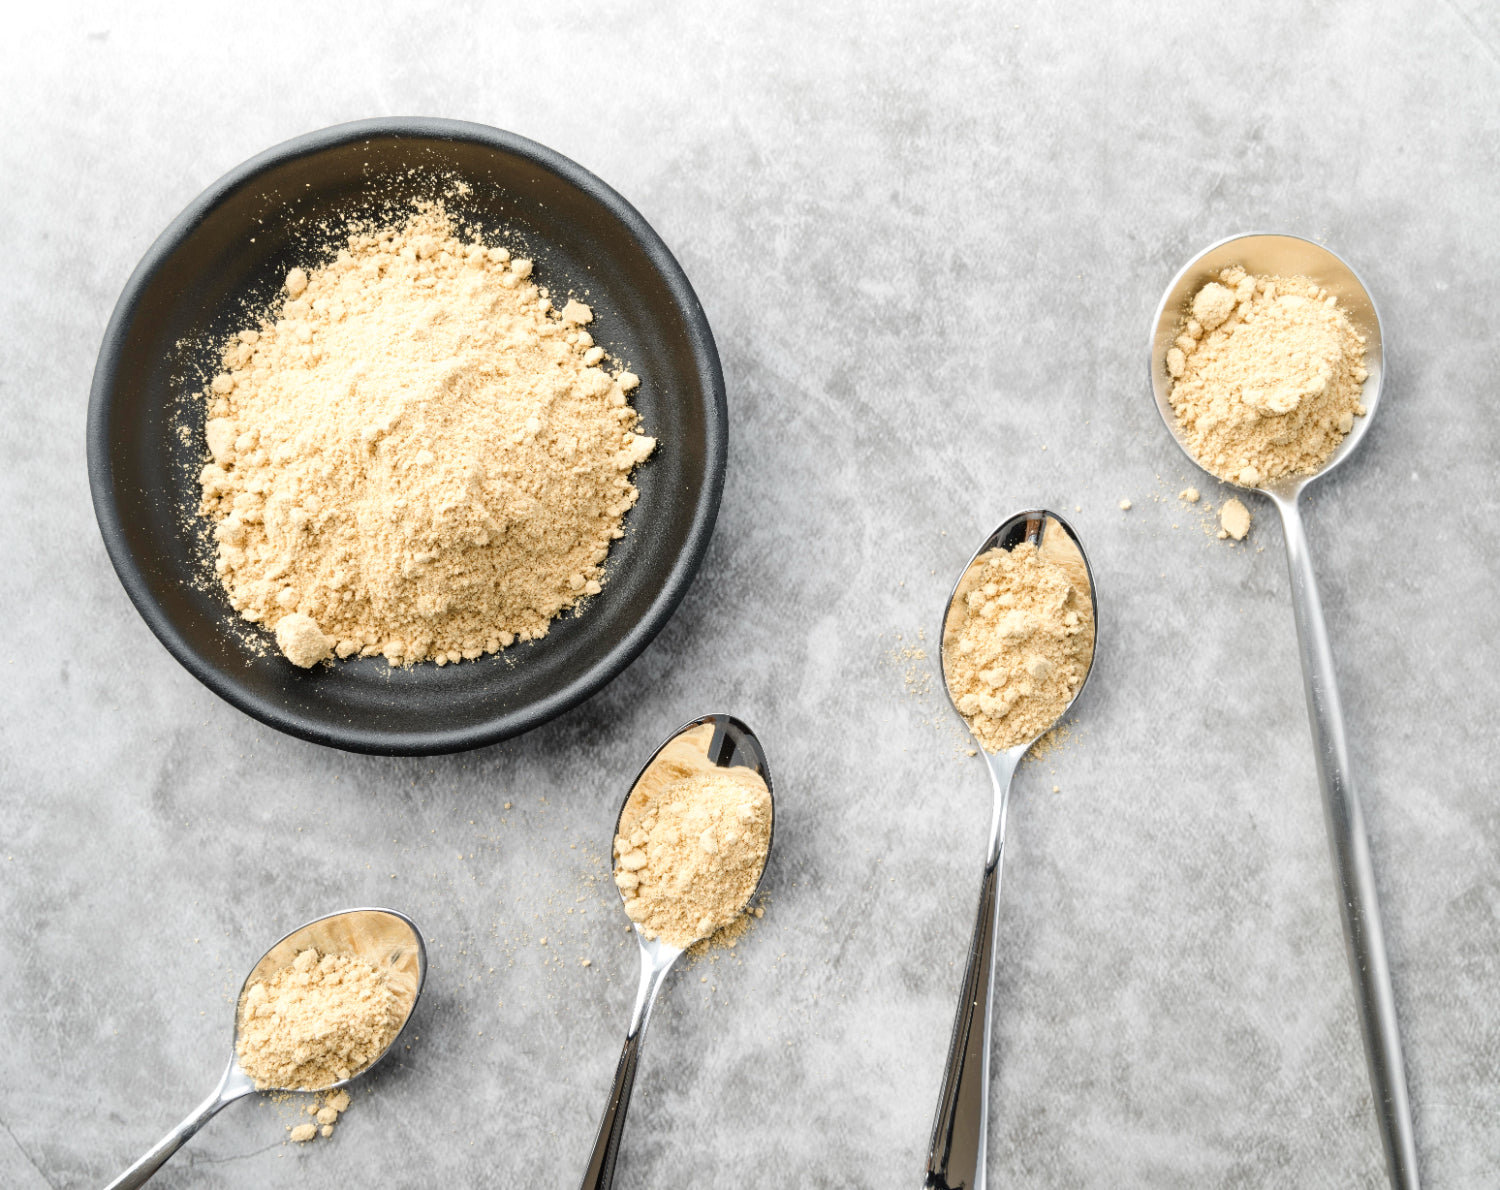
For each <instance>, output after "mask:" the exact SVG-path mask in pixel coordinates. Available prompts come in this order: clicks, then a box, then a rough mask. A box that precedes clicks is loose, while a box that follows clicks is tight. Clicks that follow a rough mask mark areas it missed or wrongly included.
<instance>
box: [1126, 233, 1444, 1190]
mask: <svg viewBox="0 0 1500 1190" xmlns="http://www.w3.org/2000/svg"><path fill="white" fill-rule="evenodd" d="M1231 265H1239V266H1241V267H1242V268H1244V269H1245V270H1246V271H1247V272H1250V273H1255V274H1258V275H1262V276H1265V275H1280V276H1303V277H1310V278H1311V279H1312V280H1314V281H1316V282H1317V283H1318V284H1319V285H1321V286H1323V287H1324V288H1325V289H1327V290H1328V291H1329V292H1330V293H1332V294H1334V295H1335V296H1336V297H1337V298H1338V304H1339V307H1340V308H1341V309H1343V311H1344V312H1345V313H1346V314H1347V315H1348V316H1349V318H1350V320H1351V321H1352V322H1353V323H1354V326H1355V329H1356V330H1358V331H1359V333H1360V334H1362V335H1364V336H1365V370H1366V372H1367V373H1368V376H1367V377H1366V379H1365V384H1364V392H1363V393H1362V395H1361V397H1360V400H1361V401H1362V402H1363V404H1364V406H1365V408H1366V410H1367V411H1368V412H1367V413H1366V414H1365V416H1364V417H1360V418H1355V420H1354V428H1353V430H1351V431H1350V433H1348V434H1347V435H1346V436H1345V437H1344V440H1343V441H1342V442H1341V443H1340V444H1339V446H1338V449H1337V450H1336V451H1335V452H1334V453H1333V456H1332V457H1331V458H1330V459H1329V460H1328V461H1327V462H1326V463H1324V464H1323V466H1322V467H1321V468H1320V469H1319V470H1317V471H1315V472H1313V473H1311V474H1302V475H1288V476H1284V477H1283V478H1281V479H1279V480H1276V481H1274V482H1271V483H1268V484H1266V485H1264V486H1262V487H1260V488H1258V489H1255V490H1258V491H1260V492H1262V493H1264V494H1265V495H1266V496H1268V497H1269V498H1270V500H1271V502H1272V503H1273V504H1275V505H1276V510H1277V512H1279V513H1280V514H1281V524H1282V529H1283V536H1284V537H1285V538H1286V554H1287V569H1288V571H1289V572H1290V574H1291V587H1292V610H1293V613H1294V614H1295V617H1296V621H1297V643H1298V644H1299V645H1300V647H1301V652H1302V681H1303V686H1304V687H1305V689H1306V691H1307V714H1308V718H1309V720H1310V721H1311V723H1312V736H1313V749H1314V752H1315V754H1316V757H1317V766H1318V784H1319V785H1320V786H1321V787H1322V790H1323V813H1324V819H1325V820H1326V822H1327V825H1328V843H1329V847H1330V850H1331V851H1332V853H1333V867H1334V875H1335V878H1336V879H1337V881H1338V885H1339V907H1340V911H1341V913H1342V915H1343V921H1344V941H1345V944H1346V947H1347V949H1348V952H1349V968H1350V972H1351V973H1352V975H1353V977H1354V996H1355V1000H1356V1003H1357V1005H1358V1010H1359V1018H1360V1025H1361V1031H1362V1033H1363V1035H1364V1046H1365V1058H1366V1061H1367V1062H1368V1064H1369V1070H1370V1087H1371V1090H1372V1091H1373V1093H1374V1099H1375V1104H1376V1112H1377V1115H1378V1117H1379V1125H1380V1141H1381V1144H1382V1146H1383V1147H1384V1149H1385V1161H1386V1170H1387V1172H1388V1173H1389V1175H1390V1181H1391V1185H1392V1186H1393V1187H1395V1188H1396V1190H1417V1186H1418V1181H1417V1150H1416V1141H1415V1139H1414V1136H1413V1133H1412V1122H1411V1104H1410V1102H1409V1101H1408V1098H1407V1092H1406V1067H1405V1063H1404V1062H1403V1060H1402V1057H1401V1033H1400V1030H1399V1029H1398V1027H1397V1023H1396V1001H1395V996H1394V995H1393V993H1392V991H1391V975H1390V967H1389V964H1388V963H1387V961H1386V953H1385V936H1384V934H1383V932H1382V930H1381V927H1380V906H1379V904H1378V903H1377V900H1376V895H1375V872H1374V869H1373V867H1372V866H1371V864H1370V844H1369V839H1368V838H1367V836H1366V834H1365V822H1364V815H1363V814H1362V813H1361V811H1360V806H1359V798H1358V797H1357V796H1356V795H1355V792H1354V785H1353V782H1352V781H1351V780H1350V775H1349V749H1348V746H1347V745H1346V743H1345V740H1344V713H1343V710H1342V708H1341V707H1340V705H1339V691H1338V685H1337V683H1336V682H1335V680H1334V672H1333V653H1332V651H1331V650H1330V649H1329V646H1328V632H1327V629H1326V628H1325V627H1324V624H1323V606H1322V603H1321V602H1320V601H1319V599H1318V586H1317V583H1316V581H1315V580H1314V577H1313V568H1312V557H1311V554H1310V552H1309V549H1308V544H1307V534H1306V532H1305V531H1304V529H1303V527H1302V512H1301V509H1300V508H1299V501H1300V500H1301V498H1302V493H1303V492H1304V491H1306V490H1307V488H1308V486H1309V485H1311V484H1312V483H1314V482H1316V481H1317V480H1319V479H1321V478H1322V477H1323V476H1325V475H1327V474H1328V473H1329V472H1330V471H1332V470H1333V469H1334V468H1335V467H1337V466H1339V465H1340V464H1341V463H1343V462H1344V461H1345V460H1347V459H1348V458H1349V456H1350V455H1352V454H1353V453H1354V452H1355V450H1356V449H1358V447H1359V444H1360V443H1361V442H1362V441H1364V437H1365V435H1366V434H1367V433H1369V430H1370V423H1371V422H1373V421H1374V420H1375V412H1376V410H1377V409H1378V408H1379V407H1380V392H1381V382H1382V380H1383V379H1384V376H1385V355H1384V350H1383V347H1382V344H1381V336H1380V315H1379V314H1378V313H1377V312H1376V309H1375V302H1374V299H1373V298H1371V297H1370V294H1369V291H1368V290H1367V289H1366V288H1365V285H1364V282H1363V281H1361V280H1360V279H1359V275H1358V274H1357V273H1355V271H1354V270H1353V269H1352V268H1350V267H1349V266H1348V265H1347V264H1345V263H1344V262H1343V261H1342V260H1340V259H1339V258H1338V257H1337V256H1335V255H1334V254H1333V253H1332V252H1330V251H1329V250H1328V249H1327V248H1324V247H1322V246H1321V245H1319V244H1314V243H1313V242H1312V241H1311V240H1304V239H1302V238H1301V237H1300V236H1289V235H1241V236H1231V237H1230V238H1229V239H1225V240H1220V241H1219V242H1218V243H1217V244H1212V245H1210V246H1209V247H1208V248H1206V249H1204V250H1203V251H1202V252H1200V253H1199V254H1198V255H1197V256H1195V257H1194V258H1193V259H1192V260H1190V261H1189V262H1188V263H1187V264H1186V265H1185V266H1184V267H1183V268H1182V270H1181V271H1180V272H1179V273H1178V274H1177V276H1175V277H1173V278H1172V282H1171V284H1169V285H1168V286H1167V291H1166V293H1164V294H1163V295H1162V299H1161V304H1160V305H1159V306H1157V308H1156V320H1155V323H1154V326H1153V328H1152V332H1151V386H1152V389H1153V390H1154V391H1155V394H1156V408H1157V410H1158V412H1160V413H1161V418H1162V421H1163V422H1164V423H1166V427H1167V430H1168V432H1169V433H1170V434H1171V435H1172V437H1173V438H1174V439H1176V441H1177V445H1178V446H1180V447H1182V449H1183V453H1184V454H1186V455H1187V456H1188V458H1190V459H1192V460H1193V463H1194V464H1195V465H1197V466H1201V465H1202V464H1200V463H1198V460H1197V459H1196V458H1194V456H1193V452H1192V451H1191V450H1189V449H1188V446H1187V444H1186V443H1185V442H1184V441H1183V439H1182V435H1181V433H1180V431H1179V428H1178V425H1177V416H1176V414H1175V413H1174V412H1173V410H1172V402H1171V396H1170V394H1171V377H1170V376H1168V374H1167V368H1166V354H1167V349H1168V348H1169V347H1171V345H1172V340H1173V339H1174V338H1175V337H1176V336H1177V334H1178V330H1177V327H1178V324H1179V323H1180V321H1181V319H1182V312H1183V311H1184V310H1185V309H1186V308H1187V306H1188V303H1189V302H1190V301H1191V300H1192V297H1193V295H1194V294H1195V293H1196V292H1197V290H1198V289H1199V288H1200V287H1201V286H1202V285H1203V284H1204V283H1205V282H1208V281H1210V280H1215V279H1216V278H1217V275H1218V273H1219V272H1220V271H1221V270H1223V269H1225V268H1228V267H1230V266H1231ZM1224 482H1230V481H1227V480H1226V481H1224ZM1234 486H1236V487H1239V486H1240V485H1238V484H1235V485H1234ZM1247 490H1249V489H1247Z"/></svg>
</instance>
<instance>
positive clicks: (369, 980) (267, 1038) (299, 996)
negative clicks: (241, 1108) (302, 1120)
mask: <svg viewBox="0 0 1500 1190" xmlns="http://www.w3.org/2000/svg"><path fill="white" fill-rule="evenodd" d="M239 1017H240V1019H239V1037H238V1040H237V1041H236V1044H235V1053H236V1054H237V1055H238V1057H239V1062H240V1066H241V1067H243V1068H244V1071H245V1073H246V1074H248V1075H249V1076H250V1077H251V1079H252V1080H254V1082H255V1085H256V1087H257V1088H258V1089H260V1090H265V1089H266V1088H268V1087H278V1088H284V1089H286V1090H293V1091H319V1090H322V1089H323V1088H325V1087H329V1086H331V1085H332V1084H334V1083H336V1082H341V1081H343V1080H344V1079H347V1078H352V1077H353V1076H354V1075H356V1074H358V1073H359V1072H360V1071H361V1070H363V1069H364V1068H365V1067H366V1066H368V1065H369V1064H370V1063H371V1062H373V1061H374V1060H375V1059H376V1058H378V1057H379V1056H380V1055H381V1054H382V1053H384V1052H385V1049H386V1047H387V1046H388V1045H390V1043H391V1042H392V1040H394V1039H395V1036H396V1034H397V1032H399V1031H400V1028H401V1025H402V1022H403V1021H404V1020H405V1012H404V1010H403V1005H402V1002H401V997H400V996H398V995H397V992H396V990H395V989H394V988H392V987H391V985H390V982H389V981H388V980H387V979H386V978H385V976H383V975H382V974H381V973H380V972H379V971H377V970H376V969H375V968H374V967H372V966H371V965H370V964H369V963H367V962H365V961H364V960H363V959H359V958H356V957H354V956H352V955H344V954H319V953H318V951H316V950H315V949H312V948H311V947H309V948H308V949H307V950H304V951H302V952H301V953H299V954H298V955H297V957H296V958H295V959H293V960H292V962H291V963H289V964H288V965H287V966H285V967H282V968H281V969H280V970H278V971H275V972H273V973H272V974H270V975H269V976H267V977H266V978H264V979H259V980H256V981H255V982H254V983H252V984H251V985H250V986H249V987H248V988H246V989H245V994H244V997H243V998H242V999H241V1001H240V1012H239ZM329 1122H330V1123H331V1121H329Z"/></svg>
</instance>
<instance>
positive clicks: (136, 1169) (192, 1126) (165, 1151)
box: [104, 1062, 254, 1190]
mask: <svg viewBox="0 0 1500 1190" xmlns="http://www.w3.org/2000/svg"><path fill="white" fill-rule="evenodd" d="M252 1090H254V1087H253V1086H252V1085H251V1083H250V1080H249V1078H248V1077H246V1076H245V1075H244V1074H242V1073H240V1071H239V1069H238V1067H237V1066H236V1065H235V1064H234V1063H232V1062H231V1063H230V1065H229V1069H228V1070H226V1071H225V1072H224V1077H223V1078H222V1079H220V1080H219V1085H218V1086H217V1087H215V1088H214V1092H213V1094H212V1095H210V1096H209V1097H208V1098H207V1099H205V1100H204V1101H203V1102H202V1103H200V1104H199V1105H198V1106H197V1107H196V1108H194V1109H193V1111H192V1113H191V1114H190V1115H189V1116H188V1118H187V1119H185V1120H183V1121H182V1123H180V1124H178V1125H177V1127H176V1128H173V1129H172V1131H171V1132H169V1133H167V1134H166V1136H164V1137H162V1138H161V1139H160V1140H159V1141H157V1142H156V1143H155V1144H154V1145H152V1146H151V1148H150V1149H148V1150H147V1151H146V1153H145V1155H144V1156H143V1157H141V1158H140V1159H139V1160H138V1161H136V1162H135V1164H134V1165H132V1166H131V1167H130V1168H129V1169H127V1170H126V1171H125V1172H124V1173H122V1174H121V1175H120V1176H119V1177H117V1178H116V1179H115V1180H114V1181H112V1182H111V1183H110V1184H109V1185H107V1186H106V1187H105V1188H104V1190H136V1188H137V1187H138V1186H144V1185H145V1184H146V1183H147V1182H149V1181H150V1180H151V1179H152V1178H153V1177H154V1176H155V1175H156V1171H157V1170H159V1169H160V1168H161V1167H162V1166H163V1165H165V1164H166V1163H167V1160H168V1158H170V1157H171V1156H172V1154H173V1153H175V1152H177V1150H178V1149H180V1148H182V1146H183V1145H185V1144H187V1142H188V1141H190V1140H191V1139H192V1138H193V1136H194V1135H196V1133H197V1131H198V1129H200V1128H202V1127H203V1125H205V1124H207V1123H208V1122H209V1121H210V1120H211V1119H213V1118H214V1116H216V1115H218V1114H219V1112H220V1111H221V1110H222V1109H223V1108H224V1107H226V1106H227V1105H228V1104H231V1103H233V1102H234V1101H235V1100H236V1099H239V1098H240V1097H241V1096H243V1095H248V1094H249V1093H250V1092H251V1091H252Z"/></svg>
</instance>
